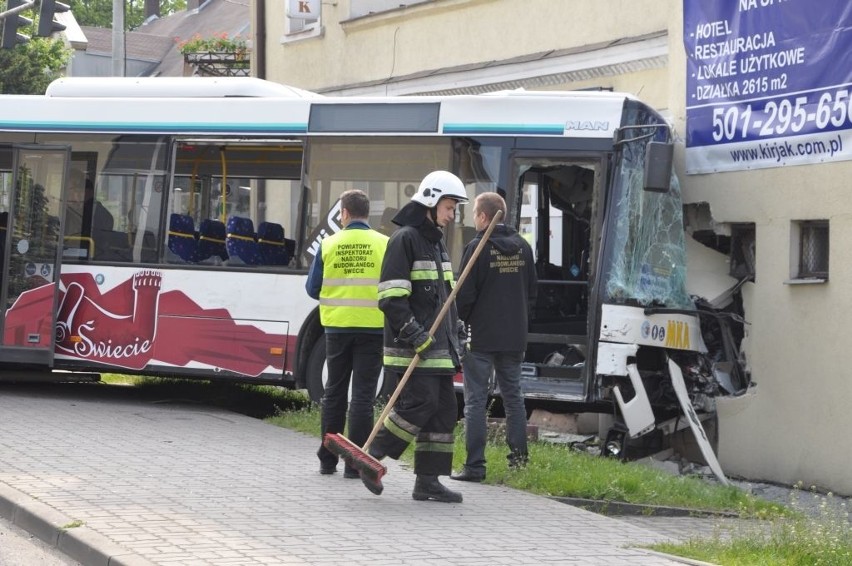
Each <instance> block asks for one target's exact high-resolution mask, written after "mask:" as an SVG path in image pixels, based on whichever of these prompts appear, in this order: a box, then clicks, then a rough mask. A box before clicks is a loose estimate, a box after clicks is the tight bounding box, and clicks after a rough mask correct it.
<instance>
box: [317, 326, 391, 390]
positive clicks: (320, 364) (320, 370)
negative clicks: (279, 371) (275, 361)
mask: <svg viewBox="0 0 852 566" xmlns="http://www.w3.org/2000/svg"><path fill="white" fill-rule="evenodd" d="M326 381H328V364H326V359H325V336H324V335H323V336H320V339H319V340H317V341H316V342H315V343H314V347H313V348H312V349H311V355H310V356H309V357H308V366H307V376H306V379H305V382H306V385H307V388H308V396H309V397H310V398H311V401H313V402H314V403H316V404H318V405H319V404H320V401H322V394H323V391H325V383H326ZM395 387H396V383H394V382H393V380H390V379H385V372H384V370H382V371H381V373H379V383H378V386H377V387H376V397H381V398H383V399H387V398H388V397H390V396H391V394H392V393H393V390H394V388H395ZM349 397H350V398H351V397H352V385H351V384H350V385H349Z"/></svg>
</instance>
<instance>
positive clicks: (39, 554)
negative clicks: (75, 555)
mask: <svg viewBox="0 0 852 566" xmlns="http://www.w3.org/2000/svg"><path fill="white" fill-rule="evenodd" d="M34 564H38V565H39V566H81V565H80V563H79V562H75V561H73V560H71V559H69V558H67V557H66V556H65V555H63V554H62V553H61V552H59V551H58V550H56V549H54V548H51V547H49V546H48V545H46V544H45V543H43V542H42V541H41V540H39V539H37V538H36V537H34V536H33V535H31V534H29V533H28V532H26V531H23V530H21V529H19V528H18V527H16V526H15V525H13V524H12V523H10V522H9V521H7V520H6V519H3V518H2V517H0V566H33V565H34Z"/></svg>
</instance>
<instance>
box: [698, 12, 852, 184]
mask: <svg viewBox="0 0 852 566" xmlns="http://www.w3.org/2000/svg"><path fill="white" fill-rule="evenodd" d="M683 25H684V30H683V38H684V46H685V48H686V55H687V66H686V71H687V77H686V172H687V173H689V174H697V173H712V172H717V171H742V170H748V169H762V168H768V167H781V166H786V165H804V164H812V163H823V162H828V161H840V160H848V159H852V96H850V90H852V2H849V1H848V0H822V1H820V2H804V1H801V0H702V1H701V2H695V1H694V0H684V2H683Z"/></svg>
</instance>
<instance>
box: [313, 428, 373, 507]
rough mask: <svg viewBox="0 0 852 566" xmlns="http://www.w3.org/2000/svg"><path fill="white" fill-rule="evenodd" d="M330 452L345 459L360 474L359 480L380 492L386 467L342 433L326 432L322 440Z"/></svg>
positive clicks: (371, 489) (370, 488)
mask: <svg viewBox="0 0 852 566" xmlns="http://www.w3.org/2000/svg"><path fill="white" fill-rule="evenodd" d="M322 443H323V446H325V447H326V448H327V449H328V450H329V451H330V452H332V453H334V454H336V455H337V456H338V457H340V458H342V459H343V460H345V461H346V462H347V463H348V464H349V465H350V466H351V467H353V468H355V469H356V470H358V472H359V473H360V474H361V481H362V482H364V485H366V486H367V489H369V490H370V491H372V492H373V493H375V494H376V495H378V494H380V493H381V492H382V489H383V487H382V476H384V475H385V474H386V473H387V472H388V469H387V467H385V466H384V465H383V464H382V463H381V462H379V461H378V460H376V459H375V458H373V457H372V456H370V455H369V454H368V453H366V452H364V450H363V449H362V448H361V447H360V446H358V445H357V444H355V443H354V442H352V441H351V440H349V439H348V438H346V437H345V436H343V435H342V434H337V433H335V434H332V433H326V435H325V437H323V440H322Z"/></svg>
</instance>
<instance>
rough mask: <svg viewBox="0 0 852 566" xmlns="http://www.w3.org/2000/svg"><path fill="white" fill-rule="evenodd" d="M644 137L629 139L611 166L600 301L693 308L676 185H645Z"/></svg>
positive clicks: (677, 187) (675, 179) (677, 186)
mask: <svg viewBox="0 0 852 566" xmlns="http://www.w3.org/2000/svg"><path fill="white" fill-rule="evenodd" d="M645 148H646V144H645V143H636V142H627V143H625V144H624V148H623V151H622V152H621V155H620V163H619V164H618V167H617V168H616V171H615V172H614V175H615V177H614V181H613V192H612V193H613V194H612V197H613V201H612V203H613V204H612V210H611V211H610V214H609V222H610V223H611V227H612V228H611V229H612V232H611V235H610V238H611V239H610V246H609V252H608V255H609V258H608V261H606V262H605V265H606V266H607V267H606V268H605V269H606V270H608V271H607V273H606V274H605V276H604V301H605V302H609V303H628V304H629V303H638V304H639V305H642V306H648V305H656V306H665V307H670V308H682V309H694V304H693V301H692V299H691V298H690V296H689V293H688V292H687V290H686V252H685V243H684V232H683V211H682V205H681V194H680V186H679V184H678V182H677V178H676V177H675V176H674V175H672V183H671V188H670V189H669V191H668V192H665V193H659V192H650V191H646V190H644V186H643V183H644V174H643V171H644V163H645Z"/></svg>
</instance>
